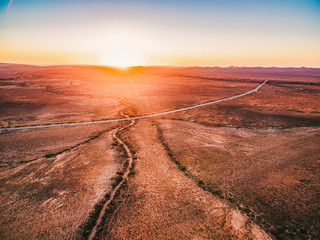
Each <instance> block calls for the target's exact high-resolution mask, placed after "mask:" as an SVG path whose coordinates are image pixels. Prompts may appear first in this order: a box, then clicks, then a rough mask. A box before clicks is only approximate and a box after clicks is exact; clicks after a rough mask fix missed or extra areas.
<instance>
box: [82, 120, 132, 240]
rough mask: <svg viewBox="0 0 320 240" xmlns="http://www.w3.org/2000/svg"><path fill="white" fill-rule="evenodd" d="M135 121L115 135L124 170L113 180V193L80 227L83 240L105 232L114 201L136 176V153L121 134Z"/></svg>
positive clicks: (102, 201)
mask: <svg viewBox="0 0 320 240" xmlns="http://www.w3.org/2000/svg"><path fill="white" fill-rule="evenodd" d="M134 123H135V121H134V120H133V121H131V123H130V124H128V125H126V126H124V127H121V128H118V129H117V130H116V131H115V132H114V133H113V139H114V141H115V142H114V143H113V144H112V145H113V146H114V147H116V146H118V147H119V148H120V149H121V152H123V153H124V154H125V158H126V161H125V162H124V163H123V165H122V169H121V170H119V171H118V172H117V175H116V176H115V177H114V178H113V183H112V191H111V193H108V194H106V195H105V196H104V198H103V199H102V200H101V201H100V202H99V203H98V204H97V205H96V206H95V207H94V210H93V211H92V212H91V214H90V216H89V218H88V220H87V221H86V222H85V223H84V224H83V225H82V226H80V227H79V229H78V235H79V236H80V238H81V239H90V240H92V239H96V237H97V236H98V235H99V234H100V233H101V232H102V231H103V228H102V226H104V223H105V221H106V218H107V215H110V214H111V213H112V212H113V209H114V205H115V203H114V199H115V198H116V197H118V195H119V194H120V191H121V190H122V189H124V188H125V187H126V185H127V180H128V177H129V176H130V175H133V174H134V160H135V159H136V157H135V151H134V150H133V149H132V147H131V145H130V144H128V143H127V142H125V141H124V140H121V138H120V132H121V131H123V130H125V129H127V128H129V127H131V126H132V125H133V124H134Z"/></svg>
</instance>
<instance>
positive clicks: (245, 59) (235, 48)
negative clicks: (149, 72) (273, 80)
mask: <svg viewBox="0 0 320 240" xmlns="http://www.w3.org/2000/svg"><path fill="white" fill-rule="evenodd" d="M0 36H1V37H0V62H21V63H36V64H99V65H117V66H128V65H166V66H168V65H178V66H190V65H197V66H230V65H234V66H313V67H320V44H319V43H320V2H319V1H317V0H299V1H298V0H278V1H275V0H269V1H267V0H261V1H254V0H244V1H240V0H231V1H222V0H211V1H209V0H199V1H188V0H185V1H182V0H173V1H169V0H164V1H157V2H155V1H146V0H140V1H134V3H133V1H129V0H124V1H103V0H92V1H85V0H77V1H76V0H64V1H62V0H55V1H46V0H41V1H40V0H28V1H27V0H11V1H9V0H8V1H1V3H0Z"/></svg>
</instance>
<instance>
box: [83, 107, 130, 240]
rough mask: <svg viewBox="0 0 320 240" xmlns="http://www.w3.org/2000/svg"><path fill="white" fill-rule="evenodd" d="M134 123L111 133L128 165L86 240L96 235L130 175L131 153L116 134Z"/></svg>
mask: <svg viewBox="0 0 320 240" xmlns="http://www.w3.org/2000/svg"><path fill="white" fill-rule="evenodd" d="M121 114H122V115H123V116H125V117H126V118H127V119H128V116H126V115H124V114H123V113H121ZM134 123H135V121H134V120H131V123H130V124H129V125H126V126H124V127H122V128H119V129H117V130H116V131H114V132H113V134H112V135H113V138H114V139H116V140H117V142H118V143H119V144H122V145H123V147H124V149H125V151H126V153H127V155H128V158H129V164H128V166H127V168H126V170H125V172H124V174H123V175H122V180H121V181H120V182H119V183H118V185H117V186H116V187H115V188H114V189H113V190H112V192H111V194H110V197H109V199H108V201H106V202H105V203H104V204H103V207H102V209H101V211H100V214H99V217H98V219H97V221H96V224H95V226H94V227H93V229H92V231H91V233H90V235H89V237H88V240H93V239H94V237H95V235H96V233H97V230H98V227H99V226H100V224H101V222H102V218H103V216H104V215H105V213H106V210H107V207H108V206H109V205H110V203H111V202H112V201H113V199H114V197H115V196H116V192H117V191H118V190H119V189H120V187H121V186H122V184H123V183H124V182H125V181H126V180H127V178H128V176H129V174H130V169H131V168H132V164H133V154H132V152H131V151H130V149H129V147H128V146H127V145H126V144H125V143H124V142H123V141H122V140H121V139H120V138H118V137H117V133H119V132H121V131H123V130H124V129H126V128H128V127H131V126H132V125H133V124H134Z"/></svg>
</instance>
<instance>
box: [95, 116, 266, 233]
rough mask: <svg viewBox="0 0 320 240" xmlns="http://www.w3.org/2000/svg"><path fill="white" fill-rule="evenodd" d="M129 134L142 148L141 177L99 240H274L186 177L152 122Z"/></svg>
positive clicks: (130, 186)
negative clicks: (166, 148)
mask: <svg viewBox="0 0 320 240" xmlns="http://www.w3.org/2000/svg"><path fill="white" fill-rule="evenodd" d="M126 137H130V139H131V140H132V143H133V147H134V149H136V151H137V156H138V160H137V162H136V168H135V175H134V177H132V179H131V181H129V183H128V188H127V190H126V191H125V192H124V193H123V194H121V196H120V197H119V200H118V203H117V208H116V210H115V212H114V215H112V216H108V221H107V223H106V226H105V230H104V231H103V233H102V235H101V236H100V237H99V238H101V239H229V238H237V239H269V237H268V236H267V235H266V234H265V233H264V232H263V231H262V230H261V229H260V228H259V227H258V226H257V225H255V224H253V223H252V222H250V221H249V220H248V218H247V217H246V216H245V215H243V214H241V213H240V212H239V211H237V210H235V209H233V208H231V207H230V205H229V204H228V203H227V202H226V201H223V200H221V199H220V198H218V197H215V196H213V195H211V194H210V193H208V192H206V191H204V190H202V189H201V188H199V187H198V186H197V185H196V184H195V183H194V182H193V181H192V180H191V179H189V178H188V177H186V176H185V175H184V174H183V172H181V171H180V170H179V169H178V168H177V166H176V165H175V164H174V163H173V162H172V161H171V160H170V159H169V157H168V155H167V152H166V151H165V149H164V148H163V146H162V144H161V142H160V141H159V139H158V136H157V129H156V127H155V126H153V125H152V124H151V122H150V121H148V120H143V121H139V123H138V124H137V125H135V126H134V127H132V128H131V129H130V130H129V131H128V132H127V136H126ZM149 143H152V144H149Z"/></svg>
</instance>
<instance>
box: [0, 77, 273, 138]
mask: <svg viewBox="0 0 320 240" xmlns="http://www.w3.org/2000/svg"><path fill="white" fill-rule="evenodd" d="M268 81H269V79H266V80H264V81H263V83H261V84H260V85H259V86H257V87H255V88H254V89H252V90H250V91H248V92H245V93H242V94H239V95H235V96H231V97H226V98H222V99H218V100H214V101H210V102H206V103H201V104H197V105H192V106H189V107H184V108H179V109H175V110H171V111H166V112H161V113H155V114H149V115H144V116H137V117H129V118H118V119H109V120H97V121H89V122H74V123H57V124H46V125H32V126H20V127H8V128H1V129H0V132H4V131H13V130H25V129H38V128H52V127H65V126H78V125H87V124H98V123H110V122H120V121H129V120H137V119H143V118H151V117H157V116H161V115H166V114H170V113H177V112H182V111H186V110H190V109H193V108H199V107H204V106H207V105H211V104H216V103H219V102H224V101H228V100H232V99H235V98H240V97H244V96H247V95H250V94H252V93H255V92H257V91H258V90H259V89H260V88H261V87H263V86H264V85H265V84H266V83H267V82H268Z"/></svg>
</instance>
